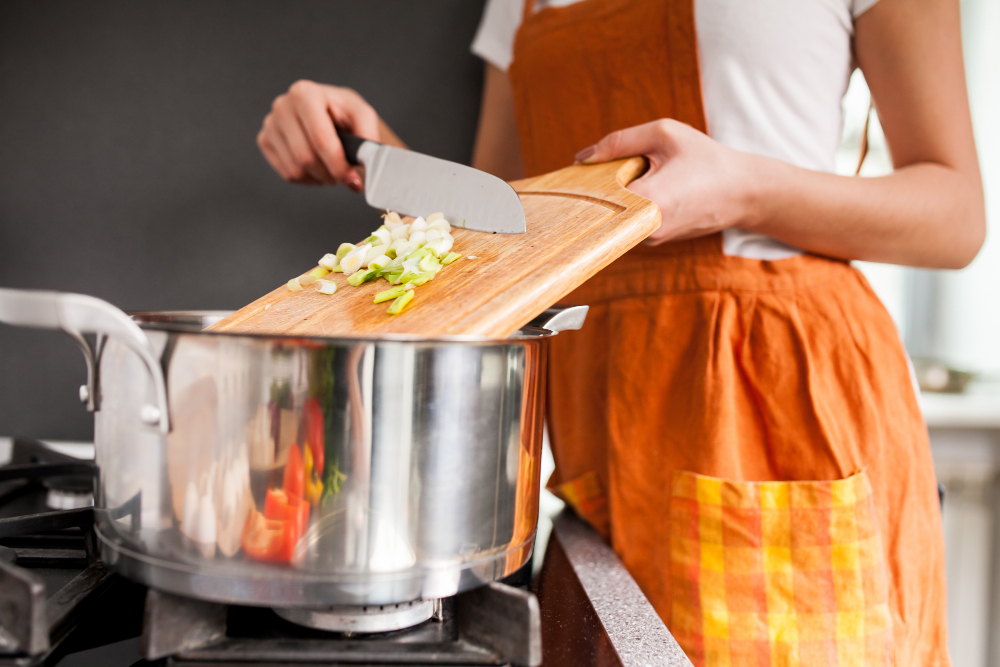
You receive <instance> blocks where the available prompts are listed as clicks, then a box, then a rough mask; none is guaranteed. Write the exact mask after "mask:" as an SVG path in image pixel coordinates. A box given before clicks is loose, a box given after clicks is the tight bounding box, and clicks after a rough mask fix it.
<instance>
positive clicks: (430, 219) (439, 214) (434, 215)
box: [427, 211, 447, 225]
mask: <svg viewBox="0 0 1000 667" xmlns="http://www.w3.org/2000/svg"><path fill="white" fill-rule="evenodd" d="M438 220H444V213H442V212H441V211H438V212H437V213H431V214H430V215H429V216H427V224H428V225H429V224H431V223H432V222H437V221H438ZM445 222H447V220H445Z"/></svg>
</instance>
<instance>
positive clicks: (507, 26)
mask: <svg viewBox="0 0 1000 667" xmlns="http://www.w3.org/2000/svg"><path fill="white" fill-rule="evenodd" d="M856 1H857V2H862V1H873V0H856ZM523 13H524V0H486V7H485V8H484V9H483V18H482V19H481V20H480V21H479V29H478V30H476V37H475V38H474V39H473V40H472V52H473V53H474V54H476V55H477V56H479V57H480V58H482V59H483V60H485V61H486V62H488V63H490V64H491V65H495V66H496V67H498V68H499V69H502V70H503V71H505V72H506V71H507V68H508V67H509V66H510V61H511V60H513V59H514V35H516V34H517V28H518V26H519V25H521V15H522V14H523Z"/></svg>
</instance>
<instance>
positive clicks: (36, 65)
mask: <svg viewBox="0 0 1000 667" xmlns="http://www.w3.org/2000/svg"><path fill="white" fill-rule="evenodd" d="M481 9H482V2H481V0H480V1H470V0H422V1H421V2H412V1H410V0H394V1H393V0H365V1H361V0H356V1H355V2H340V1H337V2H334V1H332V0H327V1H320V0H295V1H294V2H288V1H281V2H279V1H278V0H273V1H264V0H229V1H219V0H214V1H202V0H198V1H193V0H192V1H187V2H178V1H176V0H172V1H170V2H166V1H161V2H141V3H139V2H132V1H129V2H125V1H122V2H107V1H96V0H91V1H88V2H68V1H67V2H54V1H39V0H22V1H17V0H5V1H4V2H3V3H0V286H7V287H34V288H46V289H59V290H67V291H74V292H81V293H84V294H93V295H95V296H99V297H101V298H103V299H107V300H108V301H111V302H112V303H114V304H116V305H118V306H119V307H121V308H124V309H126V310H128V309H161V308H236V307H239V306H241V305H244V304H245V303H248V302H249V301H251V300H253V299H254V298H256V297H257V296H259V295H261V294H263V293H265V292H267V291H269V290H271V289H273V288H274V287H275V286H276V285H280V284H281V283H282V282H284V281H285V280H286V279H287V278H288V277H290V276H293V275H295V273H296V272H298V271H301V270H302V269H303V267H307V266H311V265H312V263H313V262H315V260H316V259H317V258H318V257H319V256H321V255H322V253H324V252H327V251H329V250H330V249H331V248H335V247H336V244H338V243H339V242H340V241H342V240H344V239H349V238H354V237H356V236H357V234H358V232H359V231H367V230H368V229H369V228H370V227H371V226H372V224H373V223H374V222H375V220H376V217H375V214H374V212H372V211H371V210H370V209H368V208H367V206H366V205H365V203H364V201H363V200H362V198H361V197H360V196H358V195H354V194H352V193H350V192H348V191H347V190H345V189H341V188H337V189H333V188H309V187H302V186H294V185H288V184H286V183H284V182H282V181H281V180H280V179H279V178H278V177H277V176H276V175H275V174H274V173H273V172H271V170H270V168H269V167H268V166H267V164H266V163H265V162H264V160H263V158H262V157H261V156H260V154H259V153H258V151H257V148H256V145H255V143H254V138H255V136H256V133H257V131H258V129H259V127H260V123H261V120H262V119H263V117H264V115H265V113H266V112H267V110H268V108H269V105H270V102H271V100H272V99H273V98H274V97H275V95H277V94H279V93H281V92H282V91H283V90H285V89H286V88H287V87H288V85H289V84H290V83H291V82H293V81H294V80H296V79H299V78H309V79H313V80H316V81H322V82H328V83H337V84H340V85H347V86H351V87H353V88H355V89H356V90H358V91H359V92H361V94H362V95H364V96H365V97H366V98H368V100H369V101H371V102H372V104H373V105H374V106H375V108H376V109H378V110H379V112H380V113H381V114H382V116H383V117H384V118H385V119H386V120H387V121H388V123H389V124H390V125H391V126H392V127H393V128H394V129H395V130H396V131H397V132H398V134H399V135H400V136H401V137H402V138H403V139H404V140H405V141H407V142H408V143H409V144H410V145H411V146H412V147H414V148H415V149H417V150H420V151H423V152H427V153H431V154H434V155H438V156H441V157H445V158H449V159H453V160H460V161H467V160H468V159H469V155H470V151H471V146H472V137H473V133H474V129H475V119H476V114H477V111H478V103H479V89H480V85H481V73H482V64H481V63H480V62H479V61H478V60H477V59H476V58H475V57H473V56H471V55H470V54H469V44H470V42H471V40H472V36H473V33H474V32H475V27H476V24H477V22H478V19H479V15H480V12H481ZM84 376H85V374H84V365H83V359H82V357H81V356H80V355H79V353H78V352H77V350H76V348H75V347H74V345H73V343H72V342H70V341H69V339H68V338H66V337H65V336H63V335H61V334H57V333H47V332H36V331H26V330H18V329H11V328H9V327H5V326H2V325H0V435H24V436H35V437H45V438H90V437H91V434H92V422H91V417H90V415H88V414H87V413H86V412H85V411H84V410H83V408H82V407H81V406H80V404H79V403H78V402H77V400H76V394H77V387H78V386H79V385H80V384H81V383H82V382H83V381H84V379H85V377H84Z"/></svg>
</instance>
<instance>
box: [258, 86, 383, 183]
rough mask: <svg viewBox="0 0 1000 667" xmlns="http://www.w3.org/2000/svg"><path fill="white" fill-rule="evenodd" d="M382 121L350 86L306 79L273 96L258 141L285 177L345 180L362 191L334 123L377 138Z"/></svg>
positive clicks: (292, 179)
mask: <svg viewBox="0 0 1000 667" xmlns="http://www.w3.org/2000/svg"><path fill="white" fill-rule="evenodd" d="M379 125H380V124H379V117H378V114H377V113H375V109H373V108H372V106H371V105H370V104H368V102H366V101H365V100H364V98H362V97H361V96H360V95H358V94H357V93H356V92H354V91H353V90H351V89H350V88H340V87H337V86H328V85H324V84H320V83H315V82H313V81H306V80H304V79H303V80H300V81H296V82H295V83H293V84H292V85H291V86H290V87H289V88H288V92H287V93H283V94H281V95H279V96H278V97H276V98H275V100H274V103H273V104H272V105H271V113H269V114H267V116H265V117H264V124H263V126H262V127H261V130H260V133H259V134H258V135H257V145H258V146H259V147H260V150H261V152H262V153H264V157H265V158H267V161H268V162H269V163H270V164H271V166H272V167H273V168H274V170H275V171H276V172H278V173H279V174H280V175H281V177H282V178H284V179H285V180H286V181H289V182H292V183H303V184H307V185H320V184H328V185H336V184H337V183H343V184H344V185H346V186H347V187H349V188H351V189H352V190H355V191H361V190H362V189H363V185H362V182H361V177H360V176H359V175H358V172H357V170H356V169H355V168H354V167H352V166H351V165H350V164H348V162H347V159H346V158H345V157H344V149H343V146H341V145H340V140H339V139H338V138H337V129H336V128H340V129H341V130H345V131H347V132H351V133H352V134H356V135H358V136H359V137H363V138H365V139H371V140H373V141H379Z"/></svg>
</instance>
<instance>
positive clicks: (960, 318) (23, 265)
mask: <svg viewBox="0 0 1000 667" xmlns="http://www.w3.org/2000/svg"><path fill="white" fill-rule="evenodd" d="M481 11H482V1H481V0H475V1H473V0H423V2H420V3H414V2H407V1H405V0H379V1H377V2H363V3H362V2H354V3H343V2H337V3H334V2H325V1H321V0H297V1H296V2H294V3H283V2H276V1H264V0H239V1H238V2H237V1H235V0H233V1H230V2H225V1H215V2H195V1H193V0H192V1H186V2H185V1H174V2H169V3H166V2H158V3H133V2H124V1H122V2H111V1H108V0H92V1H90V2H87V3H79V2H68V1H66V2H61V1H54V0H46V1H43V2H39V1H28V0H23V1H22V0H5V1H4V2H3V3H0V285H2V286H7V287H34V288H48V289H60V290H68V291H74V292H81V293H85V294H93V295H95V296H98V297H101V298H103V299H106V300H108V301H111V302H112V303H114V304H116V305H118V306H120V307H121V308H124V309H126V310H130V309H169V308H183V309H194V308H211V309H228V308H237V307H239V306H242V305H244V304H246V303H248V302H249V301H251V300H253V299H254V298H256V297H257V296H259V295H260V294H263V293H265V292H267V291H269V290H271V289H273V288H274V287H275V286H277V285H280V284H282V283H283V282H284V281H285V280H286V279H287V278H288V277H289V276H291V275H295V274H297V273H299V272H301V270H302V269H303V267H306V266H310V265H311V264H310V263H311V262H313V261H314V260H315V259H316V258H317V257H318V256H319V255H320V254H322V253H323V252H325V251H326V250H328V249H329V248H330V247H331V244H332V243H337V242H339V241H340V240H341V239H343V238H347V237H350V236H351V235H352V234H356V233H357V232H358V231H359V230H360V231H363V230H367V229H368V228H369V227H370V226H371V222H372V220H373V213H372V211H371V210H370V209H368V207H367V206H366V205H365V203H364V201H363V199H362V197H361V196H359V195H355V194H353V193H350V192H348V191H346V190H344V189H331V188H308V187H299V186H291V185H287V184H285V183H283V182H282V181H281V180H280V179H279V178H278V177H277V176H276V175H275V174H274V173H273V172H272V171H271V170H270V168H269V167H268V166H267V164H266V163H265V162H264V160H263V158H262V157H261V156H260V154H259V152H258V150H257V147H256V145H255V141H254V139H255V136H256V133H257V131H258V129H259V127H260V123H261V120H262V119H263V117H264V115H265V114H266V113H267V110H268V108H269V105H270V102H271V100H272V99H273V98H274V97H275V96H276V95H278V94H279V93H281V92H283V91H284V90H285V89H287V87H288V86H289V84H291V83H292V82H293V81H295V80H296V79H300V78H308V79H314V80H316V81H322V82H328V83H337V84H340V85H346V86H351V87H353V88H355V89H357V90H358V91H359V92H360V93H361V94H362V95H364V96H365V97H366V98H367V99H368V100H369V101H371V102H372V104H373V105H374V106H375V108H376V109H378V111H379V112H380V113H381V114H382V116H383V117H384V118H385V119H386V120H387V122H388V123H389V125H390V126H392V127H393V128H394V129H395V130H396V131H397V133H398V134H399V135H400V136H401V137H402V138H403V139H404V140H405V141H407V142H408V143H409V144H410V145H411V146H412V147H413V148H415V149H416V150H419V151H422V152H426V153H430V154H433V155H437V156H440V157H444V158H447V159H452V160H457V161H466V162H467V161H468V159H469V157H470V154H471V149H472V139H473V135H474V131H475V122H476V115H477V112H478V106H479V87H480V84H481V76H482V63H481V62H480V61H479V60H478V59H477V58H475V57H474V56H472V55H471V54H470V53H469V44H470V43H471V41H472V36H473V34H474V32H475V29H476V26H477V23H478V21H479V16H480V13H481ZM962 12H963V30H964V40H965V54H966V68H967V77H968V84H969V91H970V97H971V102H972V111H973V122H974V125H975V130H976V135H977V142H978V146H979V155H980V163H981V165H982V169H983V178H984V182H985V186H986V197H987V212H988V216H989V225H990V235H989V237H988V239H987V242H986V245H985V247H984V248H983V250H982V252H981V253H980V255H979V257H978V258H977V259H976V260H975V261H974V262H973V264H972V265H971V266H969V267H968V268H967V269H965V270H963V271H950V272H942V271H925V270H917V269H905V268H900V267H893V266H887V265H877V264H862V265H861V267H862V270H863V271H864V272H865V273H866V275H867V276H868V278H869V280H870V281H871V283H872V285H873V287H874V288H875V289H876V291H877V292H878V293H879V295H880V296H881V298H882V299H883V301H884V302H885V304H886V306H887V307H888V308H889V311H890V312H891V313H892V315H893V318H894V319H895V321H896V323H897V326H898V327H899V330H900V333H901V335H902V337H903V339H904V341H905V343H906V345H907V348H908V350H909V352H910V354H911V356H912V357H913V359H914V362H915V367H916V370H917V375H918V377H919V379H920V381H921V385H922V386H923V388H924V391H923V392H922V393H921V406H922V408H923V410H924V414H925V417H926V419H927V423H928V427H929V429H930V433H931V440H932V449H933V453H934V457H935V462H936V466H937V473H938V477H939V479H940V481H941V483H942V484H943V485H944V487H945V489H946V494H947V495H946V500H945V506H944V519H945V540H946V547H947V559H948V562H947V567H948V577H949V617H950V632H951V636H950V646H951V651H952V657H953V660H954V662H955V664H956V665H958V666H961V667H980V666H986V665H995V666H1000V556H998V553H1000V549H998V544H997V535H1000V485H998V479H1000V476H998V470H1000V239H998V238H997V235H998V230H1000V40H998V39H997V38H996V36H997V35H998V34H1000V2H997V0H962ZM869 99H870V98H869V95H868V90H867V87H866V86H865V82H864V78H863V77H862V76H861V74H860V72H855V74H854V76H853V77H852V80H851V86H850V88H849V90H848V92H847V94H846V95H845V97H844V103H843V104H844V135H843V141H842V145H841V150H840V154H839V156H838V163H839V167H838V170H839V171H841V172H842V173H845V174H852V173H854V169H855V167H856V165H857V159H858V147H859V145H860V141H861V134H862V128H863V127H864V122H865V116H866V114H867V112H868V106H869ZM869 138H870V141H871V149H870V152H869V155H868V157H867V159H866V161H865V163H864V166H863V168H862V175H865V176H874V175H878V174H882V173H886V172H888V171H889V170H890V169H891V162H890V158H889V155H888V151H887V150H886V147H885V141H884V138H883V137H882V134H881V130H880V128H879V125H878V119H877V114H875V113H874V112H873V114H872V120H871V127H870V129H869ZM84 380H85V370H84V364H83V360H82V358H81V356H80V354H79V352H78V351H77V349H76V347H75V345H74V343H73V342H72V341H71V340H70V339H69V338H68V337H65V336H64V335H62V334H58V333H51V332H36V331H27V330H19V329H11V328H8V327H0V438H2V437H4V436H15V435H16V436H26V437H35V438H44V439H49V440H69V441H88V440H91V439H92V437H93V433H92V430H93V429H92V420H91V416H90V415H89V414H88V413H87V412H86V411H85V410H84V409H83V408H82V407H81V406H80V404H79V402H78V401H77V399H76V396H77V388H78V387H79V386H80V384H82V383H83V382H84ZM0 444H2V443H0ZM558 506H559V502H558V501H556V500H555V499H554V498H552V497H551V496H548V497H546V498H545V499H544V500H543V510H546V511H549V512H552V511H554V510H556V509H558Z"/></svg>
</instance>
